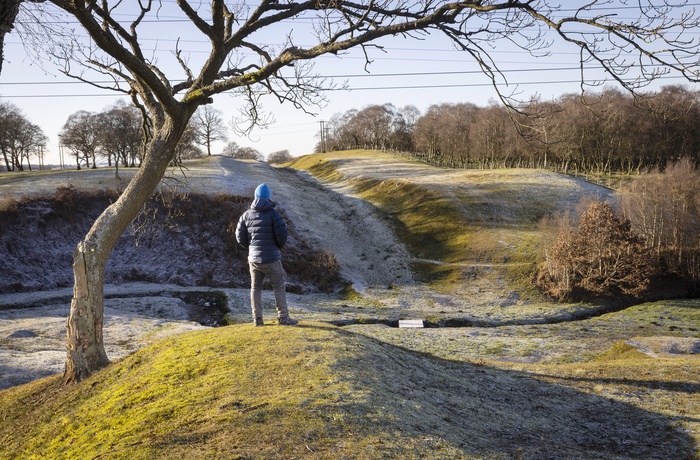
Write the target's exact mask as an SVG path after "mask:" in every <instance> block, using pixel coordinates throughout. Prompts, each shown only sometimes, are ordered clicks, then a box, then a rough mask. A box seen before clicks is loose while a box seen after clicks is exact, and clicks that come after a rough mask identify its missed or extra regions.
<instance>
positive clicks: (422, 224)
mask: <svg viewBox="0 0 700 460" xmlns="http://www.w3.org/2000/svg"><path fill="white" fill-rule="evenodd" d="M349 157H354V158H363V157H364V158H367V159H369V160H371V159H375V158H377V159H380V160H382V161H388V162H389V164H390V163H391V162H392V161H396V162H397V164H409V165H410V164H412V163H413V162H412V161H411V160H407V159H405V158H400V159H398V158H397V157H394V156H391V155H389V154H383V153H380V152H374V151H361V150H360V151H351V152H339V153H331V154H323V155H308V156H305V157H301V158H299V159H297V160H295V161H294V162H292V163H291V164H290V165H291V167H293V168H296V169H303V170H307V171H309V172H310V173H311V174H313V175H315V176H317V177H318V178H320V179H322V180H326V181H341V180H347V181H348V183H351V184H352V186H353V188H354V189H355V190H356V191H357V192H358V194H359V195H360V196H361V197H362V198H363V199H365V200H368V201H370V202H372V203H374V204H375V205H376V206H378V207H379V208H380V209H381V210H382V212H384V213H385V214H386V215H388V216H390V217H391V218H392V220H391V221H392V223H393V224H394V228H395V230H396V232H397V234H398V235H399V238H400V239H401V240H402V241H403V242H404V243H405V244H406V245H407V247H408V248H409V250H410V251H411V252H412V253H413V255H414V256H415V257H416V258H417V259H419V261H418V262H416V263H414V270H415V271H416V272H417V273H418V274H419V275H420V276H421V279H422V280H423V281H426V282H430V283H431V284H432V285H433V286H434V287H437V288H439V289H442V290H445V291H448V292H449V291H450V290H452V288H454V286H455V284H459V283H462V281H463V280H464V279H465V277H469V276H471V273H470V271H471V270H473V268H471V267H470V266H469V265H470V264H472V265H473V264H476V265H477V266H478V265H481V264H486V265H489V266H491V268H492V269H494V270H500V271H502V272H503V273H504V274H505V275H506V278H507V279H509V280H510V281H511V284H512V285H513V287H515V288H516V289H518V290H520V291H527V290H528V285H529V283H528V280H529V277H530V275H531V273H532V270H533V269H534V266H535V260H536V256H537V251H538V243H539V241H540V236H539V232H538V231H537V226H538V222H539V220H540V219H541V218H542V217H543V216H544V215H546V214H549V213H553V212H558V211H559V210H558V208H557V206H558V203H559V202H560V200H561V198H562V193H563V192H562V190H559V189H557V188H556V187H552V188H551V189H549V188H548V185H549V184H541V183H539V184H538V183H536V182H535V183H533V181H536V180H537V174H539V172H537V171H531V170H530V171H528V170H506V171H503V170H484V171H476V170H471V171H463V173H464V175H465V176H464V178H463V181H461V182H458V183H454V182H453V183H451V184H447V188H443V185H444V184H440V183H437V184H430V185H426V184H416V183H413V182H408V181H406V180H404V179H385V180H380V179H377V178H376V177H368V176H358V175H354V174H353V173H352V172H348V171H347V170H345V169H344V168H343V166H344V164H345V163H346V162H347V163H349V164H350V165H352V162H351V161H350V162H348V160H347V158H349ZM435 170H436V171H437V168H435ZM447 171H452V172H456V171H454V170H447ZM420 259H422V260H420ZM436 262H437V263H436Z"/></svg>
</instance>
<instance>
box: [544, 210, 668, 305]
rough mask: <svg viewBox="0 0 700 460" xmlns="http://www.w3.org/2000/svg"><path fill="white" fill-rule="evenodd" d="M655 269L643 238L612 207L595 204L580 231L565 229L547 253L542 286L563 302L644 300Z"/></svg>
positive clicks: (585, 216)
mask: <svg viewBox="0 0 700 460" xmlns="http://www.w3.org/2000/svg"><path fill="white" fill-rule="evenodd" d="M654 272H655V268H654V266H653V265H652V264H651V259H650V257H649V255H648V252H647V251H646V248H645V247H644V242H643V240H642V239H641V238H640V237H639V236H637V235H636V234H635V233H634V232H633V231H632V229H631V227H630V223H629V221H626V220H621V219H619V218H618V217H617V216H615V213H614V212H613V210H612V208H611V207H610V205H609V204H608V203H605V202H595V203H593V204H592V205H591V206H590V207H589V208H588V210H587V211H586V212H585V213H584V214H583V216H581V221H580V223H579V225H578V228H576V229H575V230H564V231H563V232H562V233H561V234H560V235H559V237H558V238H557V239H556V241H555V243H554V245H553V246H552V247H551V248H550V249H549V250H548V252H547V259H546V261H545V262H544V264H542V266H541V267H540V270H539V272H538V275H537V285H538V286H539V287H540V288H542V290H543V291H544V292H545V293H546V294H547V295H549V296H551V297H552V298H554V299H556V300H559V301H567V300H582V299H590V298H611V299H615V300H623V299H629V298H639V297H641V296H643V295H644V294H645V293H646V291H647V289H648V288H649V285H650V283H651V278H652V276H653V275H654Z"/></svg>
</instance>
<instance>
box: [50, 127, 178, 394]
mask: <svg viewBox="0 0 700 460" xmlns="http://www.w3.org/2000/svg"><path fill="white" fill-rule="evenodd" d="M180 118H182V119H181V120H177V122H176V124H175V125H174V124H173V123H172V122H167V123H166V124H165V126H164V127H162V128H161V129H160V130H158V132H156V133H155V136H154V138H153V140H152V142H151V143H150V145H149V148H148V151H147V155H146V158H145V159H144V161H143V163H142V165H141V168H140V169H139V170H138V171H137V172H136V174H135V175H134V177H133V179H132V180H131V182H129V185H128V186H127V187H126V189H125V190H124V192H123V193H122V194H121V196H120V197H119V199H117V201H115V202H114V203H113V204H112V205H110V206H109V207H108V208H107V209H105V211H104V212H103V213H102V214H101V215H100V216H99V217H98V218H97V220H96V221H95V223H94V224H93V226H92V228H91V229H90V231H89V232H88V234H87V236H86V237H85V239H84V240H83V241H81V242H80V243H78V246H77V248H76V250H75V253H74V255H73V272H74V275H75V284H74V288H73V300H72V301H71V309H70V315H69V316H68V321H67V325H66V329H67V336H68V340H67V359H66V368H65V372H64V374H63V385H66V384H69V383H76V382H80V381H82V380H84V379H85V378H87V377H88V376H89V375H90V374H91V373H92V372H94V371H96V370H98V369H100V368H102V367H104V366H106V365H107V364H108V363H109V359H108V358H107V354H106V352H105V349H104V341H103V335H102V324H103V323H102V319H103V315H104V295H103V294H104V273H105V266H106V264H107V260H108V258H109V255H110V253H111V252H112V249H113V248H114V246H115V244H116V243H117V241H118V240H119V237H120V236H121V235H122V233H124V230H126V228H127V227H128V226H129V224H130V223H131V221H132V220H134V218H135V217H136V216H137V215H138V214H139V212H140V211H141V208H142V206H143V204H144V203H145V202H146V201H147V200H148V199H149V197H150V196H151V195H152V194H153V191H154V190H155V188H156V186H157V185H158V182H159V181H160V179H161V177H163V174H164V172H165V170H166V168H167V166H168V163H169V162H170V160H171V159H172V156H173V152H174V151H175V146H176V145H177V143H178V141H179V139H180V137H181V135H182V132H183V129H184V126H185V125H186V124H187V117H186V116H185V115H183V116H182V117H180ZM183 120H184V121H183Z"/></svg>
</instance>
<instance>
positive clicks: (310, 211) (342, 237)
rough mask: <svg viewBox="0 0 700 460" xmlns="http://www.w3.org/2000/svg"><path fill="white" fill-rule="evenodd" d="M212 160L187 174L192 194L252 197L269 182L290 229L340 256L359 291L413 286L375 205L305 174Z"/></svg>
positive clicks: (400, 250) (406, 260) (345, 273)
mask: <svg viewBox="0 0 700 460" xmlns="http://www.w3.org/2000/svg"><path fill="white" fill-rule="evenodd" d="M207 161H208V162H209V164H205V165H204V166H203V167H201V168H200V167H194V166H190V167H189V168H188V170H187V171H185V174H186V176H188V177H189V182H190V183H191V184H192V186H191V188H192V189H193V190H199V191H205V192H207V193H212V192H214V193H216V192H226V193H231V194H235V195H244V196H246V195H247V196H251V198H252V195H253V191H254V190H255V187H256V186H257V185H258V184H260V183H262V182H265V183H267V184H268V185H269V186H270V188H271V190H272V199H273V200H274V201H275V202H277V203H278V209H280V210H282V211H283V212H284V213H286V214H287V216H289V219H290V221H291V225H293V226H294V227H295V229H296V230H297V231H298V232H299V233H300V234H302V235H303V236H304V237H305V238H308V239H309V240H310V241H312V242H314V243H316V244H317V245H318V247H321V248H323V249H326V250H328V251H330V252H332V253H333V254H335V256H336V258H337V260H338V261H339V263H340V265H341V273H342V275H343V276H344V277H345V278H346V279H347V280H349V281H351V282H352V283H353V284H354V285H355V288H356V289H358V290H364V289H365V288H367V287H375V286H381V287H386V286H389V285H397V284H401V285H404V284H409V285H410V284H413V278H412V276H411V272H410V270H409V268H408V263H409V255H408V253H407V252H406V250H405V248H404V247H403V245H401V244H400V243H399V242H398V241H397V240H396V238H395V236H394V235H393V233H392V231H391V229H390V228H389V227H388V225H387V224H386V223H385V222H384V221H383V220H382V218H381V217H379V215H378V214H377V212H376V210H375V209H374V207H373V206H372V205H371V204H369V203H367V202H365V201H362V200H360V199H358V198H354V197H352V196H350V195H347V194H344V193H341V192H340V191H339V190H338V189H331V188H329V187H324V186H322V185H321V184H320V183H319V182H318V181H317V180H316V179H315V178H313V177H312V176H310V175H309V174H307V173H305V172H303V171H295V170H292V169H287V168H274V167H271V166H269V165H266V164H263V163H258V162H254V161H236V160H231V159H229V158H222V157H215V158H211V159H209V160H207Z"/></svg>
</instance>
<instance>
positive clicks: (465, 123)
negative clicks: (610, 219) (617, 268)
mask: <svg viewBox="0 0 700 460" xmlns="http://www.w3.org/2000/svg"><path fill="white" fill-rule="evenodd" d="M698 119H700V91H693V90H690V89H688V88H686V87H683V86H666V87H663V88H662V89H660V90H659V91H657V92H646V93H641V94H637V95H631V94H629V93H623V92H621V91H619V90H617V89H605V90H603V91H601V92H599V93H595V94H589V95H587V97H586V98H585V99H583V98H582V97H581V95H580V94H566V95H563V96H561V97H559V98H557V99H555V100H552V101H548V102H547V101H543V100H542V99H541V98H539V97H535V98H532V99H531V100H529V101H527V102H526V103H523V104H521V105H520V106H518V107H515V108H514V107H506V106H504V105H503V104H500V103H496V102H492V103H490V104H489V105H487V106H485V107H480V106H477V105H475V104H471V103H442V104H434V105H431V106H430V107H428V109H427V110H426V112H425V113H422V114H421V113H420V112H419V110H418V109H417V108H416V107H414V106H407V107H403V108H397V107H395V106H393V105H392V104H384V105H370V106H367V107H365V108H363V109H361V110H357V109H352V110H349V111H347V112H345V113H342V114H336V115H334V116H333V117H332V118H331V120H330V121H329V122H328V123H327V125H326V126H327V131H328V132H327V133H325V136H324V137H323V140H324V142H323V143H319V144H317V146H316V151H317V152H322V151H324V150H331V151H332V150H349V149H378V150H393V151H398V152H404V153H406V154H409V155H411V156H415V157H417V158H419V159H421V160H423V161H426V162H428V163H431V164H435V165H437V166H443V167H452V168H498V167H532V168H547V169H552V170H555V171H559V172H564V173H578V174H587V173H597V174H609V173H612V172H624V173H630V172H635V171H641V170H651V169H654V168H663V167H664V166H665V165H666V164H667V163H668V162H671V161H676V160H678V159H680V158H690V159H692V160H693V161H694V162H695V163H696V164H697V163H700V126H699V125H698V123H697V120H698Z"/></svg>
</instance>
